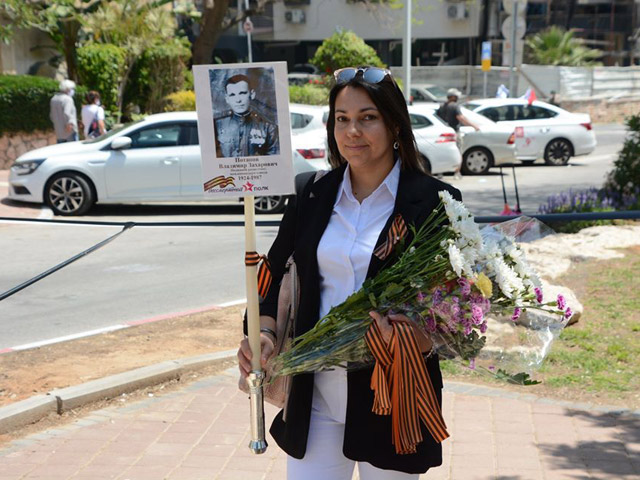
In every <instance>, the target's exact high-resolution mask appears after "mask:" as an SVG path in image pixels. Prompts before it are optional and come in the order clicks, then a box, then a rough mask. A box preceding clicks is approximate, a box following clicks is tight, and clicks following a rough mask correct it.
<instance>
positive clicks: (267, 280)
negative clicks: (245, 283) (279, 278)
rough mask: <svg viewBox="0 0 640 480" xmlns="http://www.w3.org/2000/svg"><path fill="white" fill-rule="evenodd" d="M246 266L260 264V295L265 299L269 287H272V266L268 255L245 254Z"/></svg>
mask: <svg viewBox="0 0 640 480" xmlns="http://www.w3.org/2000/svg"><path fill="white" fill-rule="evenodd" d="M244 264H245V265H246V266H247V267H253V266H255V265H258V264H260V267H258V295H260V297H262V298H265V297H266V296H267V292H268V291H269V287H271V281H272V280H273V278H272V277H271V265H270V264H269V259H268V258H267V256H266V255H260V254H259V253H258V252H245V254H244Z"/></svg>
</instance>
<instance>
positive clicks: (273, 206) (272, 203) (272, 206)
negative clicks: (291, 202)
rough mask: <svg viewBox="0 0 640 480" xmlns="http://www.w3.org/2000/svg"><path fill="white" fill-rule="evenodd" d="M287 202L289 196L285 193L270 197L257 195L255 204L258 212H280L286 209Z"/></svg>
mask: <svg viewBox="0 0 640 480" xmlns="http://www.w3.org/2000/svg"><path fill="white" fill-rule="evenodd" d="M286 204H287V197H285V196H283V195H273V196H270V197H256V199H255V206H256V212H258V213H280V212H283V211H284V207H285V206H286Z"/></svg>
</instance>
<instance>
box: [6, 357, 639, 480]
mask: <svg viewBox="0 0 640 480" xmlns="http://www.w3.org/2000/svg"><path fill="white" fill-rule="evenodd" d="M235 375H236V374H235V369H233V370H228V371H226V372H224V373H223V374H221V375H217V376H214V377H210V378H208V379H206V380H201V381H199V382H197V383H194V384H191V385H188V386H185V387H182V388H181V389H180V390H178V391H176V392H173V393H170V394H167V395H164V396H160V397H154V398H149V399H144V400H141V401H138V402H135V403H132V404H130V405H126V406H122V407H109V408H106V409H103V410H99V411H95V412H93V413H91V414H89V415H87V416H85V417H83V418H81V419H78V420H76V421H75V422H74V423H72V424H69V425H66V426H64V427H61V428H56V429H52V430H48V431H45V432H42V433H38V434H34V435H31V436H28V437H25V438H23V439H21V440H17V441H14V442H12V443H10V444H8V445H5V446H3V447H0V480H18V479H20V480H31V479H43V480H62V479H65V480H66V479H69V480H71V479H73V480H103V479H105V480H106V479H117V480H165V479H166V480H200V479H202V480H213V479H221V480H234V479H242V480H253V479H263V480H284V479H285V478H286V474H285V471H286V460H285V455H284V453H283V452H282V451H281V450H279V449H278V447H277V446H276V444H275V442H274V441H273V440H272V439H270V438H269V439H268V441H269V445H270V446H269V448H268V450H267V452H266V453H265V454H263V455H254V454H252V453H251V452H250V451H249V450H248V448H247V444H248V442H249V429H248V418H249V411H248V410H249V406H248V402H247V399H246V397H245V396H244V395H243V394H242V393H240V392H239V391H238V390H237V387H236V376H235ZM567 405H568V404H564V402H558V401H554V400H548V399H543V398H537V397H534V396H532V395H517V394H513V393H510V392H505V391H502V390H498V389H489V388H481V387H475V386H472V385H468V384H460V383H447V385H446V387H445V393H444V414H445V420H446V422H447V425H448V427H449V432H450V433H451V438H450V439H448V440H447V441H445V443H444V464H443V466H442V467H440V468H436V469H433V470H432V471H430V472H428V473H427V474H425V475H423V476H421V477H420V478H421V480H422V479H427V480H445V479H447V480H449V479H451V480H454V479H455V480H476V479H477V480H489V479H493V480H560V479H567V480H569V479H571V480H576V479H577V480H582V479H615V480H619V479H639V478H640V416H638V415H637V412H636V413H635V414H634V413H626V414H618V413H615V412H607V411H603V410H604V409H600V410H598V409H593V408H588V406H582V405H577V406H574V407H576V408H570V407H568V406H567ZM275 413H276V409H275V408H273V407H271V406H269V405H267V406H266V414H267V417H268V421H269V422H270V421H271V418H273V416H274V415H275ZM354 478H357V476H355V477H354ZM327 480H331V479H327Z"/></svg>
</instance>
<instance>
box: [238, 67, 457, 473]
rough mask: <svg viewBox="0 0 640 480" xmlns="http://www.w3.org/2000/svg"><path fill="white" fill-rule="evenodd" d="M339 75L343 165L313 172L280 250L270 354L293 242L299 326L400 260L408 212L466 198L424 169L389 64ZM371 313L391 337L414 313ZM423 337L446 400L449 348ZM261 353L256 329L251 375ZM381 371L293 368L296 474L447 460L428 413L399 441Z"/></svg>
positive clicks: (416, 218)
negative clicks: (442, 352) (396, 324)
mask: <svg viewBox="0 0 640 480" xmlns="http://www.w3.org/2000/svg"><path fill="white" fill-rule="evenodd" d="M334 76H335V79H336V85H335V86H334V87H333V88H332V90H331V92H330V94H329V107H330V110H329V117H328V120H327V135H328V145H329V152H330V154H329V161H330V163H331V165H332V167H333V169H332V170H330V171H329V172H327V173H326V174H325V175H323V176H318V175H316V176H314V177H312V178H310V179H309V180H308V181H307V183H306V185H305V186H304V187H303V188H302V189H301V191H300V193H299V194H298V195H297V196H296V197H293V198H292V199H291V200H290V201H289V203H288V206H287V210H286V212H285V214H284V218H283V220H282V223H281V225H280V228H279V231H278V235H277V237H276V239H275V241H274V243H273V246H272V247H271V249H270V251H269V254H268V260H269V265H270V269H271V273H272V282H271V286H270V288H269V290H268V292H267V293H266V296H265V298H264V300H263V301H262V303H261V305H260V323H261V325H260V327H261V348H262V352H261V353H262V355H261V359H262V362H263V364H265V363H266V359H267V358H268V357H269V355H270V353H271V352H272V351H273V349H274V348H275V345H277V344H278V342H282V341H284V340H285V339H283V338H276V333H275V332H276V324H275V318H276V312H277V306H278V293H279V284H280V280H281V279H282V277H283V274H284V270H285V266H286V263H287V259H288V258H289V257H290V256H291V255H292V254H293V255H294V258H295V262H296V265H297V271H298V276H299V280H300V290H299V293H300V302H299V308H298V314H297V318H296V321H295V325H294V332H295V336H297V335H301V334H303V333H305V332H306V331H308V330H309V329H310V328H312V327H313V325H314V324H315V323H316V322H317V321H318V320H319V319H320V318H322V317H323V316H324V315H325V314H326V313H327V312H328V311H329V310H330V308H331V307H332V306H334V305H338V304H340V303H342V302H343V301H344V300H345V299H346V298H347V297H348V296H349V295H351V294H352V293H354V292H355V291H357V290H358V289H359V288H360V287H361V286H362V285H363V283H364V281H365V280H366V279H367V278H372V277H374V276H375V275H376V274H377V273H378V272H379V271H380V270H381V269H382V267H383V266H387V265H389V264H390V263H392V262H393V257H392V256H390V255H389V254H388V253H387V252H388V251H389V248H387V247H388V245H387V242H388V238H389V237H390V236H393V238H396V237H395V235H396V234H395V233H393V234H392V232H394V231H396V229H397V226H398V224H399V222H400V223H401V224H402V225H406V226H407V227H411V226H415V227H416V228H419V227H420V226H421V225H422V224H423V223H424V222H425V221H426V220H427V218H428V217H429V215H430V213H431V212H432V211H433V209H434V208H436V206H437V205H438V204H439V197H438V191H440V190H447V191H449V192H450V193H451V194H452V195H453V196H454V197H455V198H456V199H458V200H459V199H460V198H461V196H460V192H459V191H458V190H456V189H455V188H453V187H452V186H450V185H448V184H446V183H444V182H441V181H439V180H437V179H435V178H433V177H431V176H429V175H427V174H426V173H425V172H424V170H423V167H422V162H421V161H420V157H419V154H418V152H417V151H416V144H415V138H414V136H413V131H412V129H411V121H410V118H409V113H408V111H407V106H406V103H405V100H404V97H403V94H402V91H401V90H400V88H399V87H398V85H397V84H396V82H395V80H394V79H393V77H392V76H391V72H390V71H389V70H387V69H382V68H377V67H360V68H344V69H340V70H338V71H336V72H335V73H334ZM318 177H319V178H318ZM399 218H400V220H401V221H400V220H398V219H399ZM409 230H410V229H409ZM409 230H408V231H409ZM408 235H409V236H410V235H412V234H411V233H408ZM370 315H371V317H372V318H373V320H374V321H375V322H376V324H377V325H378V328H379V329H380V331H381V333H382V335H383V337H384V338H385V339H386V340H387V341H388V340H389V338H390V336H391V331H392V327H391V324H390V322H393V321H408V319H407V318H406V317H405V316H404V315H393V314H390V315H388V316H382V315H381V314H379V313H377V312H371V314H370ZM416 339H417V340H418V343H419V348H420V350H421V351H422V352H423V356H424V360H423V361H424V362H425V366H426V368H427V371H428V373H429V376H430V378H431V380H432V382H433V387H434V391H435V395H436V398H437V402H438V405H436V406H435V408H436V409H437V410H438V411H439V409H440V405H441V404H442V396H441V395H442V394H441V389H442V375H441V372H440V367H439V363H438V356H437V354H435V353H433V345H432V342H431V340H430V339H429V338H428V337H427V336H426V335H425V334H424V333H422V331H420V332H418V331H417V330H416ZM251 357H252V352H251V350H250V347H249V344H248V341H247V340H246V339H245V340H243V341H242V342H241V345H240V349H239V350H238V360H239V364H240V371H241V374H242V375H243V376H244V377H246V376H247V375H248V373H249V371H250V370H251V363H250V359H251ZM419 361H420V360H419ZM372 373H373V367H363V368H362V369H358V370H355V371H349V372H347V371H346V369H342V368H337V369H335V370H331V371H323V372H318V373H315V374H301V375H296V376H294V377H293V378H292V379H291V389H290V393H289V396H288V400H287V401H286V405H285V409H284V410H282V411H280V413H279V414H278V415H277V416H276V418H275V419H274V421H273V424H272V426H271V430H270V432H271V435H272V436H273V438H274V439H275V440H276V442H277V443H278V445H279V446H280V447H281V448H282V449H283V450H284V451H285V452H286V453H287V455H288V457H287V478H288V480H328V479H331V480H350V479H351V478H352V475H353V472H354V469H355V466H356V465H358V470H359V475H360V479H361V480H417V479H418V477H419V475H420V474H421V473H423V472H426V471H427V470H428V469H429V468H432V467H435V466H438V465H441V464H442V447H441V445H440V443H438V442H437V441H436V440H434V438H433V437H432V436H431V434H430V433H429V430H428V429H427V428H426V427H425V426H424V425H421V426H420V434H421V435H422V437H421V438H422V439H423V440H422V442H420V443H419V444H418V445H417V446H416V449H417V450H416V452H415V453H407V452H403V453H397V452H396V448H395V447H394V445H393V442H392V422H391V417H390V416H388V415H379V414H377V413H375V412H374V411H372V410H373V406H374V392H373V391H372V390H371V387H370V384H371V379H372ZM285 410H286V421H285V418H284V411H285Z"/></svg>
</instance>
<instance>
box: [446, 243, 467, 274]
mask: <svg viewBox="0 0 640 480" xmlns="http://www.w3.org/2000/svg"><path fill="white" fill-rule="evenodd" d="M447 251H448V253H449V263H451V268H453V271H454V272H456V275H457V276H458V277H459V276H460V275H461V274H462V270H463V268H464V267H465V265H464V264H465V259H464V257H463V256H462V254H461V253H460V250H458V247H456V246H455V245H449V248H448V249H447Z"/></svg>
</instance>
